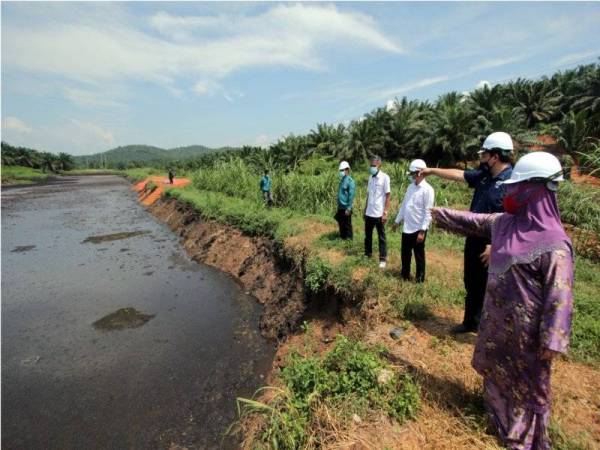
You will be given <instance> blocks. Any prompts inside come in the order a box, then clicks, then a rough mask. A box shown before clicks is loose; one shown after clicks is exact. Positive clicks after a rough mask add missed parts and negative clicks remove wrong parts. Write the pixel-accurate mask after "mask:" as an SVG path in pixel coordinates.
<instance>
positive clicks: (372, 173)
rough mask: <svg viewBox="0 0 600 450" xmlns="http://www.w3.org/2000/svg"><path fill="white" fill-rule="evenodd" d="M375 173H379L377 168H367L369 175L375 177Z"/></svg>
mask: <svg viewBox="0 0 600 450" xmlns="http://www.w3.org/2000/svg"><path fill="white" fill-rule="evenodd" d="M377 172H379V169H378V168H377V167H375V166H371V167H369V173H370V174H371V175H375V174H376V173H377Z"/></svg>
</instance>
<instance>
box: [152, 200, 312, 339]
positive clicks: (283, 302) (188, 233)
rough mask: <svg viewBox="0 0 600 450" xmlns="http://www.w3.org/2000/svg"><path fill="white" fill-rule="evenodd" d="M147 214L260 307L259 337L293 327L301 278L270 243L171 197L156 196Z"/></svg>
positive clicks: (300, 304) (301, 302)
mask: <svg viewBox="0 0 600 450" xmlns="http://www.w3.org/2000/svg"><path fill="white" fill-rule="evenodd" d="M149 211H150V212H151V213H152V214H154V215H155V216H156V217H157V218H159V219H160V220H162V221H164V222H166V223H167V225H168V226H169V227H170V228H171V229H172V230H173V231H174V232H175V233H177V234H178V235H179V236H180V237H181V242H182V245H183V247H184V248H185V250H186V252H187V254H188V255H189V256H190V257H191V258H192V259H193V260H194V261H198V262H201V263H204V264H208V265H210V266H214V267H218V268H219V269H220V270H222V271H224V272H226V273H228V274H230V275H231V276H233V277H234V278H235V279H236V280H237V281H238V282H239V283H240V284H241V285H242V287H243V289H244V290H245V291H246V293H248V294H250V295H253V296H254V297H256V298H257V299H258V300H259V301H260V302H261V303H262V304H263V306H264V309H263V313H262V315H261V317H260V330H261V333H262V334H263V336H265V337H268V338H278V339H280V338H283V337H284V336H286V335H288V334H289V333H291V332H292V331H294V330H296V329H297V328H298V325H299V323H300V321H301V318H302V315H303V314H304V311H305V310H306V306H307V300H306V298H305V295H304V293H303V283H302V277H301V274H300V272H299V271H298V270H295V268H294V267H292V266H291V263H290V262H288V261H286V259H285V258H284V257H283V256H282V255H281V251H280V249H278V248H277V247H276V245H275V244H274V243H273V242H272V241H270V240H268V239H265V238H261V237H249V236H246V235H244V234H242V233H241V232H240V231H238V230H236V229H235V228H232V227H229V226H226V225H222V224H218V223H216V222H212V221H204V220H203V219H202V217H201V215H200V214H199V213H198V212H197V211H196V210H194V209H193V208H191V207H190V206H187V205H185V204H183V203H180V202H178V201H177V200H175V199H169V198H161V199H160V200H157V201H156V202H155V203H154V204H153V205H151V206H150V207H149Z"/></svg>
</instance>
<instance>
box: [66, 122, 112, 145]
mask: <svg viewBox="0 0 600 450" xmlns="http://www.w3.org/2000/svg"><path fill="white" fill-rule="evenodd" d="M71 123H72V124H73V125H74V126H75V128H76V129H77V130H78V131H79V132H80V138H84V139H90V138H92V139H96V140H100V141H103V142H105V143H106V144H108V145H114V143H115V138H114V136H113V134H112V133H111V132H110V131H107V130H105V129H104V128H102V127H101V126H99V125H96V124H93V123H90V122H81V121H79V120H77V119H71ZM79 140H81V139H79Z"/></svg>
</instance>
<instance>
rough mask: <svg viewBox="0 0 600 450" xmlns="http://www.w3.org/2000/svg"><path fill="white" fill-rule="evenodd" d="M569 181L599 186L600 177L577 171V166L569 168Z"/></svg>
mask: <svg viewBox="0 0 600 450" xmlns="http://www.w3.org/2000/svg"><path fill="white" fill-rule="evenodd" d="M571 181H572V182H573V183H577V184H589V185H590V186H599V187H600V178H598V177H593V176H591V175H585V174H581V173H579V168H578V167H577V166H573V167H572V168H571Z"/></svg>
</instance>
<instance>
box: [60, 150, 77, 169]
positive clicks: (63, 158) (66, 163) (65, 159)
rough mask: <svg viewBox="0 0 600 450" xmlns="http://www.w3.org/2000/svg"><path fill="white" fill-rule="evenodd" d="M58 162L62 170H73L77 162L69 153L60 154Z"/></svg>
mask: <svg viewBox="0 0 600 450" xmlns="http://www.w3.org/2000/svg"><path fill="white" fill-rule="evenodd" d="M56 162H57V163H58V167H60V169H61V170H71V169H72V168H73V167H75V161H74V160H73V157H72V156H71V155H69V154H68V153H63V152H61V153H59V154H58V158H57V159H56Z"/></svg>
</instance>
